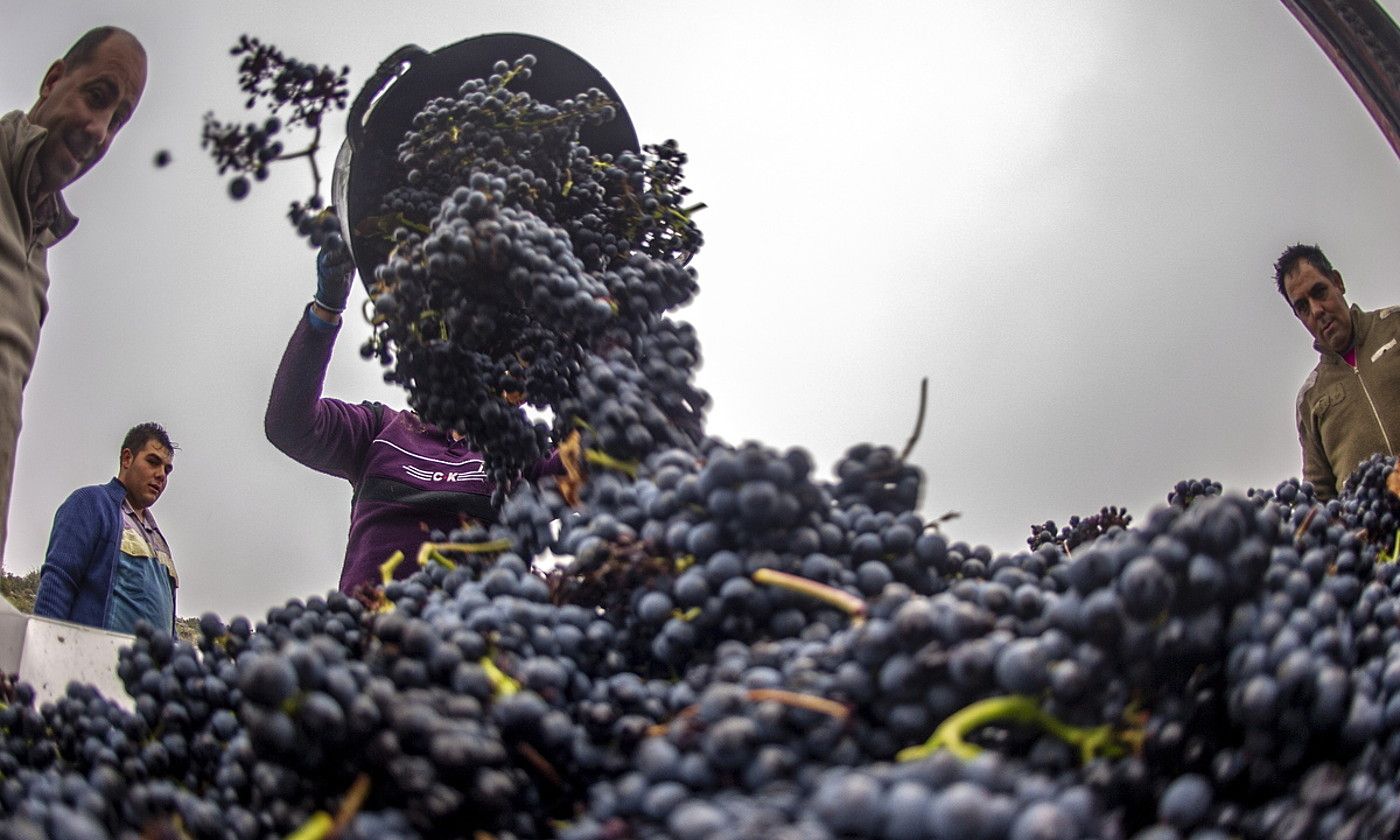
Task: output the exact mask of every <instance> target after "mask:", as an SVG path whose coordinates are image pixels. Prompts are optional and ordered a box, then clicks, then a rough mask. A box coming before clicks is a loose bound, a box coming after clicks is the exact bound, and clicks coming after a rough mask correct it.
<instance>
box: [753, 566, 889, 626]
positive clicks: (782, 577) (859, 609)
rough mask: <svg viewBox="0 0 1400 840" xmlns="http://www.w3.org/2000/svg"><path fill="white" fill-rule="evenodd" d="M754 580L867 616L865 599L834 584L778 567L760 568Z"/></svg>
mask: <svg viewBox="0 0 1400 840" xmlns="http://www.w3.org/2000/svg"><path fill="white" fill-rule="evenodd" d="M753 581H754V583H760V584H764V585H765V586H776V587H778V588H780V589H786V590H788V591H789V592H796V593H798V594H799V595H807V596H809V597H812V598H816V599H817V600H818V601H822V602H824V603H827V604H830V605H831V606H833V607H835V608H837V609H838V610H841V611H842V612H844V613H846V614H847V615H849V616H851V617H852V618H855V619H861V618H864V617H865V600H864V599H862V598H858V597H856V596H855V595H852V594H850V593H849V592H842V591H841V590H840V589H837V588H835V587H834V586H827V585H826V584H824V583H817V582H816V581H814V580H809V579H807V578H804V577H799V576H798V575H793V574H788V573H787V572H780V571H778V570H777V569H759V570H758V571H756V572H754V573H753Z"/></svg>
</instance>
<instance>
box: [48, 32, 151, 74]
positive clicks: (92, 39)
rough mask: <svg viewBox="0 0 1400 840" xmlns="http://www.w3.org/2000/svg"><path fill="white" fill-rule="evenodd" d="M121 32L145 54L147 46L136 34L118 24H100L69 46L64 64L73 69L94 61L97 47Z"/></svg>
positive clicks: (64, 56) (64, 57)
mask: <svg viewBox="0 0 1400 840" xmlns="http://www.w3.org/2000/svg"><path fill="white" fill-rule="evenodd" d="M119 32H120V33H122V34H123V35H126V36H127V37H128V38H130V39H131V40H132V43H134V44H136V46H137V47H138V48H140V50H141V52H142V53H143V54H144V53H145V52H146V48H145V47H143V46H141V42H140V41H138V40H136V36H135V35H132V34H131V33H130V32H127V31H126V30H125V29H122V28H120V27H117V26H98V27H96V28H94V29H89V30H88V31H87V32H84V33H83V37H81V38H79V39H78V40H77V41H76V42H74V44H73V46H71V47H69V48H68V52H66V53H64V54H63V66H64V67H66V68H68V69H70V70H71V69H72V68H74V67H81V66H82V65H84V64H87V63H88V62H89V61H92V57H93V55H94V54H96V52H97V48H98V47H100V46H102V45H103V44H105V43H106V42H107V39H108V38H110V37H112V36H113V35H116V34H117V33H119Z"/></svg>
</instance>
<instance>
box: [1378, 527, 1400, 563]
mask: <svg viewBox="0 0 1400 840" xmlns="http://www.w3.org/2000/svg"><path fill="white" fill-rule="evenodd" d="M1397 557H1400V528H1397V529H1395V544H1394V545H1392V546H1391V547H1390V548H1388V549H1386V550H1385V551H1382V552H1381V556H1380V558H1379V559H1380V561H1381V562H1382V563H1394V562H1395V558H1397Z"/></svg>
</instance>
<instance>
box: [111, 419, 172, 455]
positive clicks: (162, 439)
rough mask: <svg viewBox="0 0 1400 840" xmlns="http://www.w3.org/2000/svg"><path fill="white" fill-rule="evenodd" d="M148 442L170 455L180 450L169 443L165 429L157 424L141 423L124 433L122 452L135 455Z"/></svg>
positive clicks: (168, 436)
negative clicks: (157, 444) (162, 447)
mask: <svg viewBox="0 0 1400 840" xmlns="http://www.w3.org/2000/svg"><path fill="white" fill-rule="evenodd" d="M150 441H155V442H156V443H159V444H160V445H161V446H164V447H165V448H166V449H168V450H170V454H172V455H174V454H175V450H177V449H179V448H180V447H178V446H176V445H175V444H173V443H171V442H170V435H168V434H166V433H165V428H164V427H162V426H161V425H160V424H159V423H142V424H140V425H139V426H132V427H131V431H129V432H127V433H126V437H124V438H122V450H123V451H125V450H127V449H130V450H131V454H133V455H135V454H136V453H137V452H140V451H141V449H142V448H143V447H145V445H146V444H147V443H149V442H150Z"/></svg>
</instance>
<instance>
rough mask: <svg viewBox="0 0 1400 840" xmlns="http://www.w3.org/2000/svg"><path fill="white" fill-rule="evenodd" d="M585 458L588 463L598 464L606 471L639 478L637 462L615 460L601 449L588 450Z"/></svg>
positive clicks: (584, 455) (584, 454)
mask: <svg viewBox="0 0 1400 840" xmlns="http://www.w3.org/2000/svg"><path fill="white" fill-rule="evenodd" d="M583 458H584V460H585V461H587V462H588V463H590V464H597V465H598V466H600V467H602V468H604V469H608V470H616V471H617V472H620V473H626V474H627V476H628V477H629V478H636V477H637V462H636V461H624V460H622V459H620V458H614V457H613V456H611V455H609V454H608V453H606V452H604V451H602V450H601V449H589V450H586V451H585V452H584V453H583Z"/></svg>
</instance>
